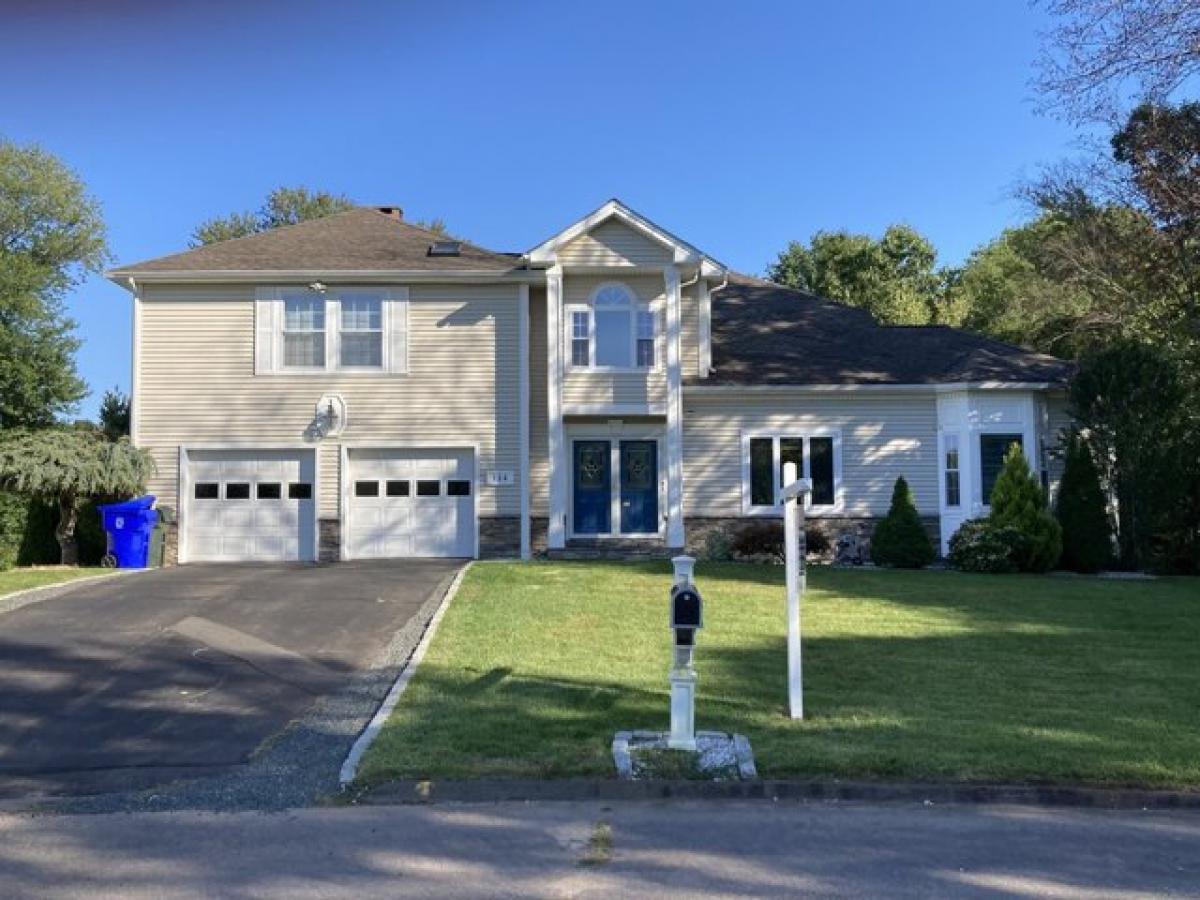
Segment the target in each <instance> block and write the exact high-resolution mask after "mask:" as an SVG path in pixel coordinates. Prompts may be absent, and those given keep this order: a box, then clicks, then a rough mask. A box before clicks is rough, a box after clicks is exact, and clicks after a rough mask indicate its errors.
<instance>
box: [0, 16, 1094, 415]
mask: <svg viewBox="0 0 1200 900" xmlns="http://www.w3.org/2000/svg"><path fill="white" fill-rule="evenodd" d="M1042 15H1043V13H1042V11H1041V10H1040V9H1038V8H1033V9H1031V8H1029V7H1028V6H1027V5H1026V4H1025V3H1024V2H1022V0H1004V2H995V0H936V2H935V0H928V2H913V3H896V2H891V0H876V2H849V0H847V2H839V3H830V2H782V3H776V4H766V3H755V2H728V3H721V4H705V3H699V2H681V3H660V2H654V0H636V2H626V0H607V2H604V3H561V2H559V3H540V2H527V3H525V2H512V3H501V2H459V3H438V2H414V3H390V4H382V3H381V4H369V3H350V2H343V3H309V2H299V0H289V2H278V3H274V2H257V3H256V2H253V0H245V2H222V0H207V2H178V0H177V2H165V0H164V2H159V0H153V2H150V0H95V2H93V3H91V4H84V3H77V2H69V0H16V2H15V6H14V0H9V3H8V4H6V9H5V12H4V13H3V32H4V45H5V53H4V58H3V60H0V133H3V134H5V135H6V136H7V137H9V138H11V139H14V140H17V141H20V142H29V141H35V142H37V143H39V144H41V145H42V146H44V147H45V148H46V149H48V150H50V151H51V152H53V153H55V154H57V155H58V156H60V157H61V158H62V159H64V160H65V161H66V162H67V163H68V164H69V165H71V166H72V167H73V168H74V169H76V170H77V171H78V172H79V174H80V175H81V176H82V177H83V179H84V180H85V181H86V182H87V184H88V186H89V187H90V189H91V191H92V192H93V193H94V194H95V195H96V196H97V197H98V198H99V200H100V201H101V203H102V204H103V208H104V214H105V218H106V220H107V222H108V225H109V229H110V236H111V243H112V249H113V252H114V254H115V256H116V258H117V259H118V260H119V261H122V262H132V261H137V260H140V259H144V258H147V257H153V256H158V255H161V254H164V253H169V252H172V251H175V250H179V249H182V248H184V247H185V246H186V243H187V239H188V235H189V233H190V232H191V230H192V228H193V227H194V226H195V225H196V224H197V223H198V222H199V221H201V220H203V219H205V218H209V217H212V216H216V215H221V214H224V213H227V212H230V211H232V210H241V209H251V208H255V207H257V206H258V205H259V203H260V202H261V200H262V198H263V196H264V195H265V194H266V193H267V192H268V191H269V190H270V189H271V188H273V187H275V186H277V185H281V184H286V185H298V184H303V185H307V186H309V187H313V188H323V189H327V190H331V191H335V192H341V193H345V194H348V195H349V196H351V197H352V198H354V199H355V200H357V201H360V202H363V203H370V204H389V203H394V204H399V205H401V206H402V207H404V209H405V210H406V214H408V215H410V216H412V217H431V216H438V217H441V218H444V219H445V220H446V222H447V223H448V224H449V225H450V227H451V228H452V229H453V230H454V232H455V233H457V234H461V235H463V236H464V237H467V238H470V239H471V240H474V241H476V242H478V243H481V244H483V245H484V246H488V247H492V248H495V249H501V250H525V249H528V248H529V247H531V246H533V245H534V244H536V243H538V242H539V241H541V240H542V239H543V238H545V237H546V236H548V235H549V234H551V233H553V232H554V231H556V230H558V229H559V228H561V227H563V226H565V225H567V224H569V223H570V222H571V221H573V220H574V219H576V218H578V217H579V216H581V215H583V214H584V213H586V212H588V211H590V210H591V209H592V208H593V207H595V206H597V205H599V204H600V203H601V202H603V201H604V200H605V199H607V198H609V197H612V196H618V197H620V198H621V199H623V200H624V201H626V202H627V203H629V204H630V205H632V206H633V207H634V208H635V209H638V210H639V211H641V212H643V213H644V214H646V215H648V216H649V217H651V218H652V219H654V220H656V221H657V222H659V223H660V224H662V225H663V226H665V227H667V228H669V229H671V230H673V231H675V232H677V233H679V234H680V235H681V236H683V237H684V238H686V239H687V240H689V241H690V242H692V243H694V244H696V245H698V246H699V247H701V248H702V249H704V250H705V251H706V252H708V253H710V254H712V255H713V256H716V257H717V258H719V259H721V260H722V261H724V262H726V263H728V264H730V265H732V266H734V267H736V268H738V269H741V270H743V271H748V272H755V273H758V272H762V271H763V269H764V268H765V267H766V265H767V264H768V263H769V262H770V260H771V259H772V258H773V257H774V255H775V254H776V253H777V252H778V251H779V249H780V248H782V247H783V246H784V245H785V244H786V243H787V241H788V240H790V239H806V238H808V237H809V236H810V235H811V234H812V233H813V232H814V231H816V230H819V229H837V228H849V229H852V230H855V231H864V232H870V233H878V232H879V231H881V230H882V229H883V228H884V227H885V226H886V225H887V224H888V223H890V222H900V221H902V222H907V223H909V224H911V225H913V226H915V227H916V228H918V229H920V230H921V231H922V232H924V233H925V234H926V235H928V236H929V237H930V238H931V239H932V240H933V241H934V243H935V244H936V245H937V247H938V248H939V250H940V251H941V254H942V259H943V261H945V262H956V261H959V260H961V259H962V258H963V257H964V256H965V255H966V254H967V253H969V252H970V250H971V249H972V248H973V247H974V246H976V245H978V244H979V243H981V242H983V241H986V240H987V239H989V238H990V237H992V236H993V235H995V234H996V233H997V232H998V231H999V230H1001V229H1002V228H1004V227H1006V226H1009V225H1012V224H1015V223H1016V222H1018V221H1020V220H1021V219H1022V217H1023V215H1024V212H1025V211H1024V210H1023V208H1022V207H1021V205H1020V204H1019V203H1017V202H1015V201H1014V200H1012V199H1011V192H1012V188H1013V186H1014V185H1015V184H1016V183H1017V182H1018V181H1019V180H1020V179H1021V178H1022V177H1023V176H1025V175H1029V174H1032V173H1033V172H1035V171H1036V170H1037V168H1038V166H1039V165H1042V164H1045V163H1050V162H1053V161H1054V160H1056V159H1059V158H1061V157H1062V156H1064V155H1066V154H1068V153H1069V152H1070V150H1071V148H1072V141H1073V139H1074V136H1073V134H1072V132H1071V131H1070V130H1069V129H1068V128H1067V127H1066V126H1064V125H1063V124H1061V123H1058V122H1056V121H1054V120H1052V119H1048V118H1045V117H1040V116H1038V115H1036V114H1035V112H1034V110H1033V106H1032V103H1031V102H1030V89H1029V86H1028V82H1029V78H1030V75H1031V72H1032V61H1033V58H1034V56H1035V53H1036V50H1037V46H1038V31H1039V29H1041V28H1043V27H1044V26H1045V24H1046V23H1045V21H1044V20H1043V19H1042ZM71 311H72V314H73V315H74V316H75V318H76V319H77V320H78V322H79V326H80V333H81V336H82V337H83V338H84V341H85V343H84V347H83V349H82V350H81V351H80V354H79V367H80V371H81V373H82V374H83V376H84V377H85V378H86V379H87V381H88V382H89V384H91V385H92V387H93V389H94V394H93V396H92V397H91V398H90V399H89V400H88V401H86V402H85V403H84V404H83V407H82V409H81V412H82V413H84V414H87V415H91V414H94V411H95V407H96V402H97V400H98V397H99V394H100V393H101V392H102V391H103V389H104V388H105V387H107V386H111V385H114V384H115V385H119V386H121V387H122V388H127V387H128V382H129V302H128V298H127V296H126V294H125V292H124V291H122V290H121V289H120V288H118V287H116V286H115V285H111V284H109V283H107V282H105V281H102V280H99V279H93V280H91V281H89V282H88V283H87V284H86V285H85V286H83V287H82V288H81V289H80V290H78V291H77V292H76V293H75V294H74V296H73V297H72V298H71Z"/></svg>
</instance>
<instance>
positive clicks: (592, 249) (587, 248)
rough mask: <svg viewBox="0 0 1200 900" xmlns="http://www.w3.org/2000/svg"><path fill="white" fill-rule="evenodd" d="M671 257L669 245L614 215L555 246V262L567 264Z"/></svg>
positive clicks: (660, 261)
mask: <svg viewBox="0 0 1200 900" xmlns="http://www.w3.org/2000/svg"><path fill="white" fill-rule="evenodd" d="M672 259H673V255H672V252H671V250H670V249H669V248H668V247H666V246H664V245H663V244H660V243H658V242H657V241H653V240H651V239H650V238H648V237H646V236H645V235H643V234H641V233H639V232H637V231H634V230H633V229H632V228H630V227H629V226H628V225H626V224H625V223H624V222H619V221H617V220H614V219H609V220H608V221H607V222H603V223H601V224H600V225H597V226H596V227H595V228H593V229H592V230H591V231H589V232H588V233H587V234H582V235H580V236H579V237H577V238H575V240H573V241H571V242H570V243H568V244H565V245H564V246H562V247H560V248H559V250H558V264H559V265H561V266H564V267H568V268H569V267H571V266H610V267H616V266H665V265H668V264H669V263H670V262H671V261H672Z"/></svg>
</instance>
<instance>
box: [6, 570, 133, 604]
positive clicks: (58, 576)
mask: <svg viewBox="0 0 1200 900" xmlns="http://www.w3.org/2000/svg"><path fill="white" fill-rule="evenodd" d="M111 571H112V570H111V569H100V568H79V567H77V566H30V567H23V568H19V569H9V570H7V571H5V572H0V597H3V596H4V595H5V594H11V593H13V592H14V591H23V590H25V589H26V588H35V587H42V586H43V585H47V584H59V583H61V582H64V581H74V580H75V579H76V578H88V577H90V576H92V575H100V574H103V573H105V572H111Z"/></svg>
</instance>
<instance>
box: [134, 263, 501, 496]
mask: <svg viewBox="0 0 1200 900" xmlns="http://www.w3.org/2000/svg"><path fill="white" fill-rule="evenodd" d="M409 298H410V307H409V317H408V327H409V334H408V347H409V372H408V374H403V375H388V374H382V373H380V374H376V373H354V374H338V373H336V372H331V373H317V374H312V375H309V374H296V373H286V374H270V375H258V376H256V375H254V288H253V287H236V286H235V287H222V286H214V287H204V288H186V289H185V288H180V287H175V288H170V287H157V286H156V287H149V288H147V289H146V291H145V292H144V294H143V300H142V315H141V371H140V373H139V379H138V397H137V404H138V423H137V429H138V443H139V444H141V445H142V446H144V447H146V448H148V449H149V450H151V451H152V452H153V454H154V456H155V459H156V461H157V462H158V466H159V472H158V475H157V476H156V477H155V478H154V481H153V483H152V484H151V486H150V487H151V492H152V493H155V494H156V495H158V496H160V497H161V498H162V499H163V501H164V502H166V503H170V504H172V505H174V504H176V503H177V498H176V496H175V495H176V478H177V474H178V473H177V463H176V459H177V453H178V447H179V445H181V444H238V445H241V446H245V447H254V446H260V447H266V446H283V445H303V444H304V443H305V436H304V433H305V429H306V428H307V427H308V425H309V424H310V422H311V421H312V419H313V414H314V408H315V405H316V403H317V400H318V399H319V398H320V397H321V395H322V394H324V393H327V392H337V393H340V394H341V395H342V396H343V397H344V398H345V400H346V406H347V419H348V425H347V427H346V429H345V430H344V432H343V433H342V435H341V436H339V437H338V438H330V439H326V440H324V441H321V442H320V444H319V453H318V471H319V476H318V477H319V482H320V485H319V488H320V494H319V514H320V515H321V516H325V517H327V516H335V515H337V512H338V508H337V507H338V480H337V474H338V465H339V455H340V454H339V445H340V443H341V442H342V441H345V442H347V443H354V444H360V445H363V444H367V445H378V446H405V445H418V444H427V445H443V446H466V445H473V444H478V445H479V451H480V456H479V467H480V471H481V473H482V472H483V471H486V470H488V469H493V468H496V469H505V470H509V471H512V472H514V473H517V472H519V471H520V461H519V459H518V441H517V433H518V431H517V430H518V427H519V409H518V400H517V394H518V382H517V372H518V369H517V366H518V353H519V344H518V333H517V332H518V328H519V321H518V318H517V303H516V299H517V288H516V287H515V286H512V285H495V286H450V285H446V286H441V285H421V286H413V287H412V288H411V289H410V294H409ZM518 491H519V487H518V485H516V484H514V485H512V486H505V487H487V486H480V487H479V493H480V498H479V510H480V513H481V514H482V515H496V514H499V515H516V514H517V513H518V511H519V493H518Z"/></svg>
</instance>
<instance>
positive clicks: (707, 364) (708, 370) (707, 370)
mask: <svg viewBox="0 0 1200 900" xmlns="http://www.w3.org/2000/svg"><path fill="white" fill-rule="evenodd" d="M721 273H722V275H723V276H724V277H723V278H722V280H721V283H720V284H719V285H718V286H717V287H715V288H709V289H708V296H707V297H706V301H705V302H706V304H707V306H708V309H707V310H704V309H701V308H700V307H701V306H702V305H704V304H697V308H696V316H697V317H698V319H699V321H697V322H696V334H698V335H704V336H705V337H706V338H707V339H708V340H707V343H708V353H707V354H701V356H702V357H707V358H705V359H704V360H703V361H704V377H705V378H707V377H708V376H709V375H711V374H712V372H713V365H712V295H713V294H714V293H716V292H717V291H722V290H724V289H725V288H726V287H728V285H729V270H728V269H726V268H722V269H721ZM696 277H697V278H699V277H700V274H699V270H697V272H696ZM706 312H707V318H708V328H707V329H704V328H702V327H701V325H702V324H703V321H704V318H705V313H706ZM706 332H707V333H706Z"/></svg>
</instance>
